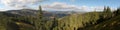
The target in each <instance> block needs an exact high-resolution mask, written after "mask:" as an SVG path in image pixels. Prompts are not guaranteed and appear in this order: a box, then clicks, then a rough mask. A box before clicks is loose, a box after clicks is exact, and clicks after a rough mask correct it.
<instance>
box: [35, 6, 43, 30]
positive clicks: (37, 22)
mask: <svg viewBox="0 0 120 30" xmlns="http://www.w3.org/2000/svg"><path fill="white" fill-rule="evenodd" d="M38 11H39V12H38V14H37V20H34V25H35V29H36V30H42V14H43V13H42V8H41V6H39V10H38Z"/></svg>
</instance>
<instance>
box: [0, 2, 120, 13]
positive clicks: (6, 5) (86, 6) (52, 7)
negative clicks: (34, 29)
mask: <svg viewBox="0 0 120 30" xmlns="http://www.w3.org/2000/svg"><path fill="white" fill-rule="evenodd" d="M119 1H120V0H0V11H7V10H15V9H38V7H39V6H41V7H42V9H43V10H47V11H95V10H96V11H102V10H103V8H104V6H109V7H110V8H111V9H112V10H114V9H116V8H118V7H120V4H119V3H120V2H119Z"/></svg>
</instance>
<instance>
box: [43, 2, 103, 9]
mask: <svg viewBox="0 0 120 30" xmlns="http://www.w3.org/2000/svg"><path fill="white" fill-rule="evenodd" d="M42 7H43V9H45V10H62V11H74V10H75V11H94V10H96V11H101V10H103V8H104V7H102V6H95V7H89V6H85V5H83V6H76V5H69V4H66V3H61V2H54V3H52V4H48V5H43V6H42Z"/></svg>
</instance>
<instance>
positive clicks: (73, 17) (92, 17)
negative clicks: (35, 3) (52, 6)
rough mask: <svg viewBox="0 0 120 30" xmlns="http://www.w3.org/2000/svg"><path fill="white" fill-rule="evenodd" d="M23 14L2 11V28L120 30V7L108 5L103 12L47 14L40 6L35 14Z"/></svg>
mask: <svg viewBox="0 0 120 30" xmlns="http://www.w3.org/2000/svg"><path fill="white" fill-rule="evenodd" d="M24 13H25V12H23V15H24ZM23 15H19V14H18V13H8V12H0V30H120V29H119V28H120V8H117V10H115V11H111V8H110V7H108V6H107V7H106V6H105V7H104V11H101V12H98V11H93V12H86V13H82V14H79V13H72V14H62V15H60V14H52V15H46V16H45V13H44V11H42V8H41V6H39V10H38V12H36V15H35V16H31V15H24V16H23Z"/></svg>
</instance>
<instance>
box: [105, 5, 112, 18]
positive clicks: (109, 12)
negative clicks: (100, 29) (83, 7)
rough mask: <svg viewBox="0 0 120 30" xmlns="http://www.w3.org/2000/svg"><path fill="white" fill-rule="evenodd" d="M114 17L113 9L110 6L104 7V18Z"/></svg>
mask: <svg viewBox="0 0 120 30" xmlns="http://www.w3.org/2000/svg"><path fill="white" fill-rule="evenodd" d="M111 17H112V12H111V9H110V7H107V8H106V7H104V11H103V18H104V19H108V18H111Z"/></svg>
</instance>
